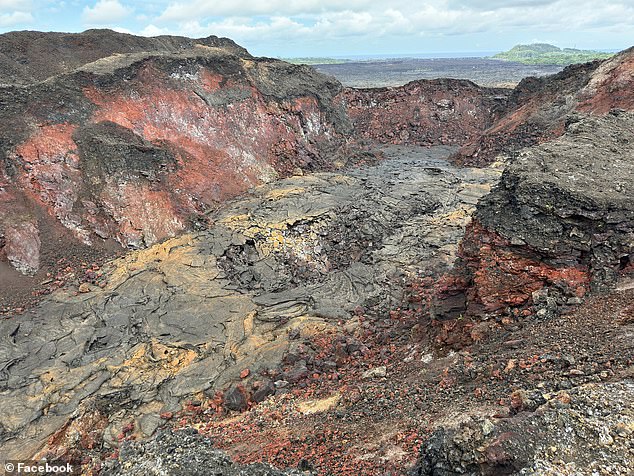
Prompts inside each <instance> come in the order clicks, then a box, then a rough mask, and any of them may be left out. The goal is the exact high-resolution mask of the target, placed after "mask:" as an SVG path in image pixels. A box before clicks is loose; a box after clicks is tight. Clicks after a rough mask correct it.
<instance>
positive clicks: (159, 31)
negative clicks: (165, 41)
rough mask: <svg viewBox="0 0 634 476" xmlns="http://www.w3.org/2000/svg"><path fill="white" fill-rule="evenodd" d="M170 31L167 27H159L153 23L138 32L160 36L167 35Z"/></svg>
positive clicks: (143, 34)
mask: <svg viewBox="0 0 634 476" xmlns="http://www.w3.org/2000/svg"><path fill="white" fill-rule="evenodd" d="M169 34H170V31H169V30H168V29H167V28H159V27H158V26H155V25H148V26H146V27H145V28H143V30H141V31H140V32H139V35H141V36H160V35H169Z"/></svg>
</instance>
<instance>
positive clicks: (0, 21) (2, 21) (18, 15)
mask: <svg viewBox="0 0 634 476" xmlns="http://www.w3.org/2000/svg"><path fill="white" fill-rule="evenodd" d="M32 21H33V15H31V13H30V12H12V13H2V14H0V27H11V26H16V25H21V24H25V23H31V22H32Z"/></svg>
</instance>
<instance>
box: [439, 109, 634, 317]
mask: <svg viewBox="0 0 634 476" xmlns="http://www.w3.org/2000/svg"><path fill="white" fill-rule="evenodd" d="M633 130H634V114H632V113H628V112H623V111H621V112H618V111H613V112H612V113H611V114H608V115H606V116H603V117H600V116H596V115H587V116H578V115H577V116H572V117H570V118H569V120H568V125H567V127H566V132H565V133H564V135H563V136H562V137H560V138H558V139H556V140H554V141H551V142H549V143H547V144H543V145H539V146H535V147H531V148H527V149H525V150H524V151H522V152H521V153H520V154H519V155H518V156H517V157H516V158H515V159H514V160H513V161H512V163H510V164H509V165H508V166H507V168H506V170H505V171H504V173H503V175H502V179H501V181H500V183H499V184H498V185H497V186H496V187H495V188H494V189H493V190H492V191H491V193H490V194H488V195H487V196H485V197H483V199H482V200H481V201H480V203H479V204H478V209H477V211H476V213H475V220H474V221H473V222H472V223H471V225H470V226H469V227H467V230H466V232H465V237H464V239H463V241H462V244H461V253H460V257H461V261H459V263H458V266H457V268H456V272H457V274H458V276H460V277H461V278H462V283H464V285H463V286H462V287H461V289H458V290H457V291H459V292H461V293H462V294H463V300H462V302H463V303H464V306H463V309H462V310H463V311H465V312H467V313H468V314H469V315H472V316H481V315H482V314H483V313H490V314H498V315H499V314H502V315H511V314H514V315H520V314H521V315H530V314H534V313H537V314H538V315H548V314H549V313H554V312H557V310H558V309H560V308H562V307H564V306H566V305H571V304H578V303H579V302H580V298H582V297H584V295H586V294H587V293H588V292H589V291H590V290H594V291H606V290H609V289H610V288H612V287H613V286H614V285H615V283H617V282H618V281H619V279H620V278H621V277H622V276H623V274H625V273H628V272H630V271H631V262H632V255H633V253H634V248H633V245H632V230H634V211H633V210H632V207H633V204H632V198H631V197H632V193H634V192H633V190H632V182H633V181H632V177H631V175H632V164H631V161H632V157H633V156H632V148H633V145H632V144H634V136H633V133H632V131H633ZM450 291H452V292H451V293H445V294H444V295H439V296H438V298H437V300H438V301H439V305H438V307H439V308H441V309H448V308H449V306H448V305H447V303H449V304H451V303H453V301H450V300H449V298H451V297H452V295H456V294H460V293H458V292H456V290H455V289H450ZM454 301H455V299H454ZM445 314H448V313H447V312H445ZM446 317H450V318H451V317H455V316H449V315H447V316H446Z"/></svg>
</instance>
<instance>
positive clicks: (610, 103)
mask: <svg viewBox="0 0 634 476" xmlns="http://www.w3.org/2000/svg"><path fill="white" fill-rule="evenodd" d="M614 108H618V109H624V110H628V111H629V110H634V49H629V50H626V51H623V52H622V53H620V54H618V55H616V56H614V57H613V58H611V59H609V60H605V61H594V62H591V63H586V64H579V65H572V66H569V67H568V68H566V69H564V70H563V71H562V72H561V73H559V74H556V75H554V76H547V77H544V78H527V79H525V80H523V81H522V82H521V83H520V84H519V85H518V86H517V88H515V90H514V91H513V94H512V95H511V97H510V100H509V105H508V108H507V112H506V114H505V115H503V116H502V117H501V118H500V120H498V121H497V122H496V123H494V124H493V125H492V126H491V127H490V128H489V129H488V130H486V131H485V132H484V133H483V134H482V135H480V136H477V137H476V138H475V139H473V140H471V141H470V142H469V143H467V144H465V145H464V146H463V147H462V148H461V150H460V151H459V152H458V154H456V157H455V159H456V160H457V161H458V162H459V163H462V164H465V165H486V164H488V163H491V162H492V161H493V160H494V159H495V157H496V156H497V155H498V154H500V153H504V154H508V153H512V152H516V151H518V150H519V149H521V148H522V147H526V146H531V145H536V144H540V143H542V142H545V141H548V140H551V139H554V138H556V137H559V136H561V134H563V132H564V126H565V120H566V116H567V115H568V114H570V113H573V112H575V111H578V112H583V113H591V114H597V115H604V114H607V113H608V112H609V111H610V110H611V109H614Z"/></svg>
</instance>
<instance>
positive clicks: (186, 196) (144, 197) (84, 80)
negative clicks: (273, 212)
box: [0, 38, 349, 274]
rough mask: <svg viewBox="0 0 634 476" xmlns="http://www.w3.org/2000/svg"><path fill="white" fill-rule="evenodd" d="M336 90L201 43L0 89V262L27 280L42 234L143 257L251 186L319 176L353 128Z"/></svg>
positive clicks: (281, 66) (301, 73) (296, 70)
mask: <svg viewBox="0 0 634 476" xmlns="http://www.w3.org/2000/svg"><path fill="white" fill-rule="evenodd" d="M5 40H6V38H5ZM191 41H194V42H195V41H196V40H191ZM218 41H219V40H218ZM229 46H231V45H229ZM80 56H81V55H80ZM53 72H54V71H53ZM339 91H340V86H339V84H338V83H337V82H336V81H334V80H333V79H331V78H328V77H326V76H323V75H321V74H319V73H316V72H315V71H314V70H312V69H310V68H306V67H300V66H292V65H288V64H286V63H282V62H279V61H275V60H263V59H255V58H252V57H251V56H249V55H248V53H246V52H245V51H243V50H241V49H239V48H237V47H235V48H234V47H231V48H227V49H221V48H218V47H213V48H212V47H210V46H208V45H207V44H205V42H204V41H203V43H202V44H192V45H189V48H188V49H185V50H184V51H182V52H180V53H171V54H169V55H167V54H164V52H162V51H161V52H159V53H156V54H148V53H132V54H127V55H121V54H119V55H113V56H108V57H103V58H100V59H97V60H96V61H94V62H93V63H89V64H84V65H83V66H81V67H80V69H78V70H75V71H73V72H70V73H67V74H65V75H62V76H57V77H53V78H51V79H49V80H48V81H46V82H43V83H31V84H29V85H26V86H20V87H17V86H7V87H4V88H3V89H2V90H0V100H1V101H2V102H3V104H7V105H10V106H9V107H7V108H5V109H3V111H2V113H0V115H1V116H2V125H0V142H1V143H2V144H3V149H2V162H1V163H0V200H1V201H2V203H3V204H7V206H3V207H2V208H1V209H0V236H2V237H3V242H2V243H3V244H2V255H3V256H4V257H5V259H6V260H8V262H9V263H11V264H12V265H13V266H14V267H15V268H16V269H17V270H19V271H20V272H22V273H24V274H35V273H36V272H37V271H38V269H39V267H40V261H41V260H40V254H41V253H42V252H44V251H46V250H47V249H50V248H51V247H54V246H55V245H54V244H52V243H49V241H50V240H49V237H47V236H42V234H41V232H39V231H38V230H39V229H40V228H41V227H42V222H47V226H53V227H57V228H60V229H64V230H66V231H68V232H69V233H70V234H72V236H73V237H74V240H75V241H76V242H77V243H78V244H83V245H87V246H91V247H95V248H100V247H102V248H103V247H106V246H107V243H108V242H117V243H118V244H119V245H120V246H123V247H128V248H138V247H144V246H148V245H151V244H153V243H156V242H157V241H160V240H163V239H165V238H168V237H172V236H175V235H176V234H177V233H178V232H180V231H182V230H184V229H187V228H189V227H190V226H191V224H192V222H195V221H196V220H200V219H202V217H203V216H204V214H205V213H206V212H207V211H208V210H209V209H211V208H214V207H215V206H216V205H217V204H218V203H220V202H222V201H224V200H226V199H228V198H230V197H233V196H236V195H237V194H239V193H241V192H243V191H245V190H247V189H248V188H250V187H252V186H254V185H257V184H260V183H264V182H267V181H269V180H271V179H272V178H275V177H277V176H279V175H285V174H288V173H289V172H290V171H293V170H295V169H297V168H298V167H299V168H303V169H304V168H307V169H317V168H328V167H329V166H330V164H331V163H332V162H333V160H334V159H335V157H336V151H337V149H338V148H339V147H340V146H342V145H343V144H344V142H345V137H344V135H345V133H346V132H347V131H348V128H349V126H348V122H347V119H346V115H345V111H344V109H343V105H342V104H341V103H340V100H339V99H335V96H336V95H337V94H338V93H339ZM110 246H111V245H110ZM63 254H64V253H63V252H60V253H58V256H60V255H61V256H63Z"/></svg>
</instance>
